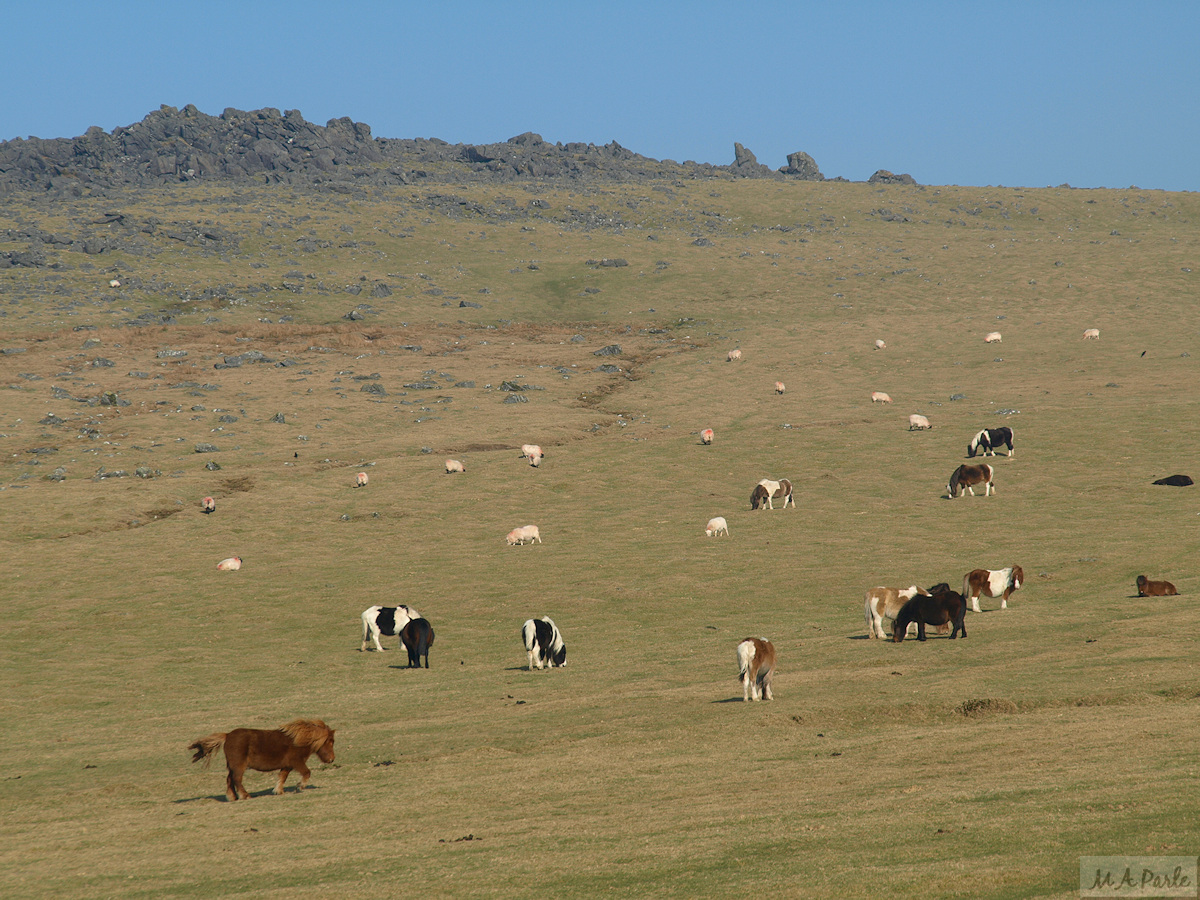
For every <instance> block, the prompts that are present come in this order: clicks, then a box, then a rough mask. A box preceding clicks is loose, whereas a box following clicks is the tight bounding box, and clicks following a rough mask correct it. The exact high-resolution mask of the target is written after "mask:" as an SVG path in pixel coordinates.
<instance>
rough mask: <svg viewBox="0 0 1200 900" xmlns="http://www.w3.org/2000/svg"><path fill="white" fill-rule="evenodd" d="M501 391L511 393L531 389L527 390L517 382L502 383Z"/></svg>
mask: <svg viewBox="0 0 1200 900" xmlns="http://www.w3.org/2000/svg"><path fill="white" fill-rule="evenodd" d="M499 389H500V390H502V391H509V392H515V391H527V390H529V388H527V387H526V386H525V385H523V384H517V383H516V382H515V381H502V382H500V388H499Z"/></svg>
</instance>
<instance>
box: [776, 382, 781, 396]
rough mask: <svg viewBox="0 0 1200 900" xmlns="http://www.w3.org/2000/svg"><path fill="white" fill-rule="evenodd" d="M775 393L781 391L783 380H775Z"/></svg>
mask: <svg viewBox="0 0 1200 900" xmlns="http://www.w3.org/2000/svg"><path fill="white" fill-rule="evenodd" d="M775 393H777V394H782V393H783V382H782V381H777V382H775Z"/></svg>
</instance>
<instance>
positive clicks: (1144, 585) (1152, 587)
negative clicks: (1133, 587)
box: [1137, 575, 1179, 597]
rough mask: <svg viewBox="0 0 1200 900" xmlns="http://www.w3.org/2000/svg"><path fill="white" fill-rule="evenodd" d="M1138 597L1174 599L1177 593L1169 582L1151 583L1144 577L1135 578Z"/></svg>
mask: <svg viewBox="0 0 1200 900" xmlns="http://www.w3.org/2000/svg"><path fill="white" fill-rule="evenodd" d="M1137 589H1138V596H1139V597H1174V596H1176V595H1177V594H1178V593H1179V591H1177V590H1175V585H1173V584H1171V582H1169V581H1151V580H1150V579H1149V578H1147V577H1146V576H1145V575H1139V576H1138V577H1137Z"/></svg>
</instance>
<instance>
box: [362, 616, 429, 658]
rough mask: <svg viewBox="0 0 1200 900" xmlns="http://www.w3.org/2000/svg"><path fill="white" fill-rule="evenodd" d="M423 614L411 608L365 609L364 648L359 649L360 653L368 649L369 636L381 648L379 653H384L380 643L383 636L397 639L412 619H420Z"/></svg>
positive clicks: (363, 623)
mask: <svg viewBox="0 0 1200 900" xmlns="http://www.w3.org/2000/svg"><path fill="white" fill-rule="evenodd" d="M420 617H421V614H420V613H419V612H417V611H416V610H415V609H413V608H412V607H411V606H372V607H371V608H370V609H364V610H363V614H362V626H363V627H362V646H361V647H359V648H358V652H359V653H362V652H363V651H364V650H366V649H367V640H368V635H369V636H370V639H371V640H373V641H374V642H375V646H376V647H377V648H379V652H380V653H382V652H383V649H384V648H383V644H381V643H379V636H380V635H381V634H383V635H387V636H388V637H396V636H397V635H398V634H400V632H401V631H403V630H404V626H405V625H407V624H408V623H409V622H410V621H411V620H412V619H419V618H420Z"/></svg>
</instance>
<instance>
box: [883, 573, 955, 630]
mask: <svg viewBox="0 0 1200 900" xmlns="http://www.w3.org/2000/svg"><path fill="white" fill-rule="evenodd" d="M942 587H944V585H941V584H939V585H936V586H935V588H934V591H933V593H932V594H931V595H930V596H928V597H926V596H923V595H921V594H918V595H917V596H915V597H913V598H912V599H911V600H909V601H908V602H907V603H905V604H904V605H903V606H902V607H900V613H899V614H898V615H897V616H896V620H895V622H893V623H892V640H893V641H895V642H896V643H897V644H899V643H900V642H901V641H903V640H904V633H905V632H906V631H908V626H909V625H910V624H912V623H913V622H916V623H917V640H918V641H923V640H925V626H926V625H945V624H947V623H950V624H953V625H954V630H953V631H951V632H950V640H954V639H955V638H956V637H958V633H959V632H960V631H961V632H962V636H963V637H966V636H967V621H966V620H967V601H966V600H964V599H963V595H962V594H960V593H958V591H952V590H950V589H949V588H948V587H947V588H946V589H945V590H939V588H942Z"/></svg>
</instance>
